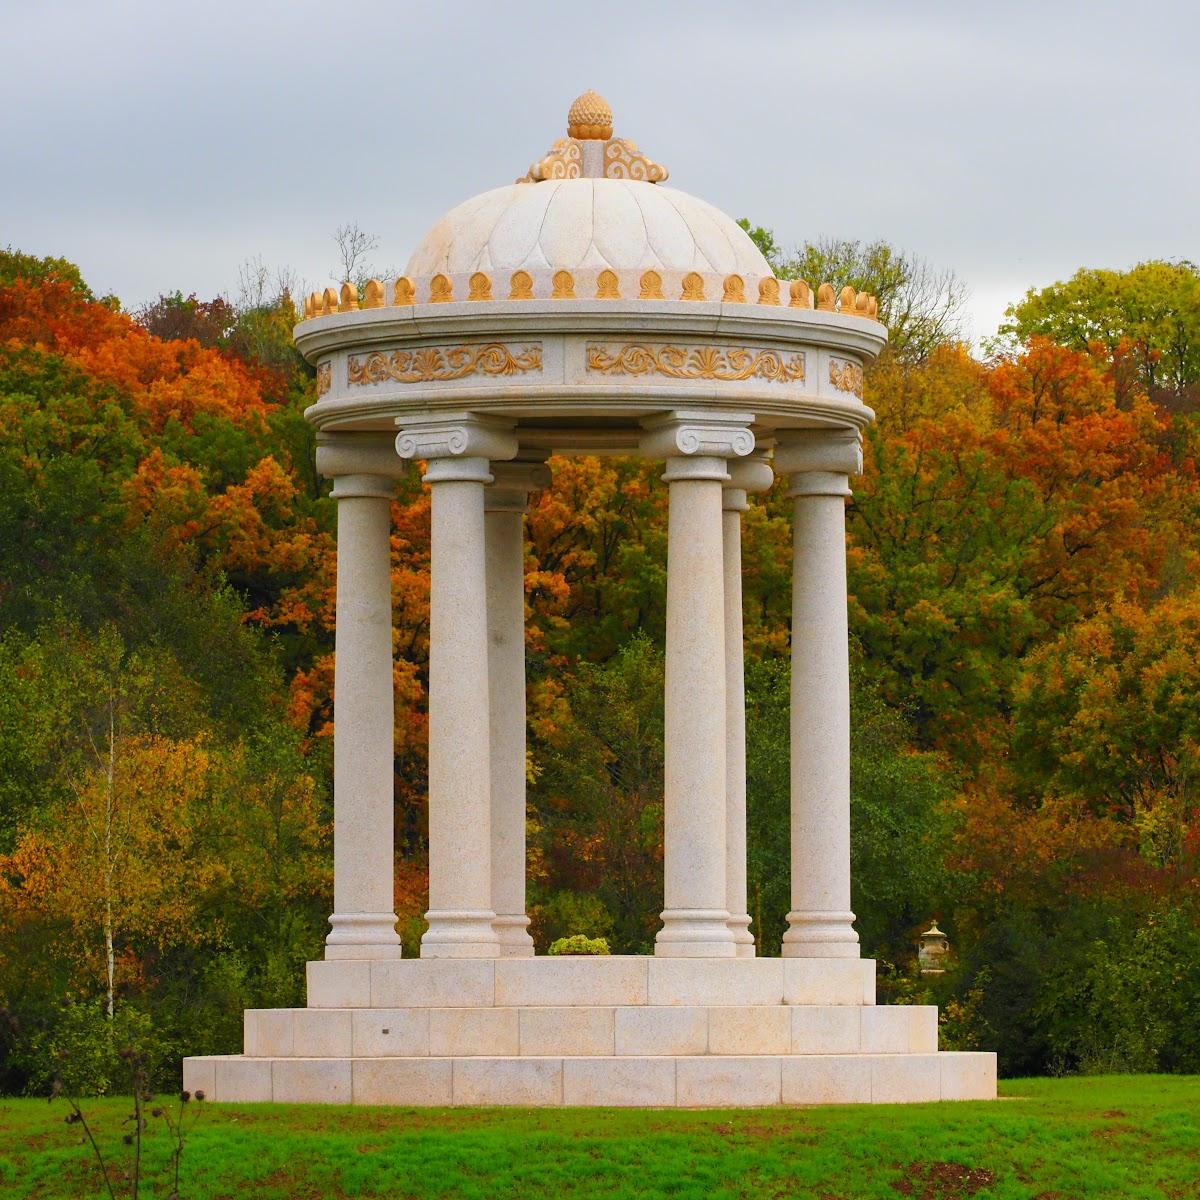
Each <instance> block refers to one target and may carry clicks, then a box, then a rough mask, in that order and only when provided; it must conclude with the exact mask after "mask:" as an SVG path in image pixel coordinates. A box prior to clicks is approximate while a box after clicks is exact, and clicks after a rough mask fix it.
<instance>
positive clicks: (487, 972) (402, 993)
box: [371, 958, 498, 1008]
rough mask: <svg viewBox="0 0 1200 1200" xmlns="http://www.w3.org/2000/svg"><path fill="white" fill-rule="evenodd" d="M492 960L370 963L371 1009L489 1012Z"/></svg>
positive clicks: (492, 998) (492, 993) (493, 999)
mask: <svg viewBox="0 0 1200 1200" xmlns="http://www.w3.org/2000/svg"><path fill="white" fill-rule="evenodd" d="M495 992H496V976H495V960H494V959H487V958H475V959H471V958H401V959H394V960H393V961H391V962H387V961H383V960H379V961H377V962H373V963H371V1007H372V1008H488V1007H490V1006H491V1005H492V1004H493V1003H498V1001H497V1000H496V997H495Z"/></svg>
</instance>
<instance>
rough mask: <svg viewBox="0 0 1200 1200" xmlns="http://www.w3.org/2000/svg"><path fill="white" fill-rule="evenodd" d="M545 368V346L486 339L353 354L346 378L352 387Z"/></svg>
mask: <svg viewBox="0 0 1200 1200" xmlns="http://www.w3.org/2000/svg"><path fill="white" fill-rule="evenodd" d="M541 369H542V347H541V345H540V344H534V345H529V346H520V347H516V346H506V345H504V344H503V343H502V342H485V343H480V344H478V345H464V346H423V347H421V349H419V350H393V351H392V352H391V353H390V354H389V353H386V352H385V351H382V350H377V351H375V352H374V353H372V354H368V355H367V357H366V358H363V359H359V358H355V357H353V356H352V357H351V358H350V361H349V363H348V364H347V367H346V382H347V383H348V384H350V386H351V387H356V386H361V385H364V384H372V383H385V382H387V381H388V380H391V381H393V382H396V383H435V382H443V381H446V380H452V379H465V378H467V377H468V376H470V375H487V376H497V375H524V374H526V373H527V372H530V371H540V370H541Z"/></svg>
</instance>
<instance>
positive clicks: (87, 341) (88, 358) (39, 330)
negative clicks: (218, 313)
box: [0, 279, 273, 433]
mask: <svg viewBox="0 0 1200 1200" xmlns="http://www.w3.org/2000/svg"><path fill="white" fill-rule="evenodd" d="M5 340H8V341H12V342H14V343H20V344H24V345H34V346H38V347H41V348H42V349H45V350H49V351H52V352H53V353H56V354H59V355H61V356H62V357H63V358H65V359H67V360H68V361H69V362H72V363H74V364H75V365H77V366H78V367H80V368H81V369H82V370H84V371H86V372H87V373H88V374H89V375H91V376H93V377H94V378H96V379H101V380H104V381H106V382H108V383H112V384H114V385H115V386H116V387H119V388H120V389H121V390H122V391H124V392H125V393H126V394H128V396H129V397H130V398H131V400H132V401H133V404H134V410H135V412H136V414H137V415H138V417H139V419H140V420H141V422H142V423H143V427H144V428H145V429H146V430H147V431H148V432H150V433H161V432H162V430H163V428H164V427H165V426H166V424H167V423H168V422H169V421H172V420H175V421H178V422H179V424H180V425H182V426H183V428H184V429H186V430H189V431H190V430H192V429H193V428H194V424H195V421H196V418H197V417H199V416H201V415H204V416H209V417H216V418H219V419H222V420H226V421H230V422H232V423H233V424H235V425H252V426H254V427H256V428H263V427H265V418H266V415H267V413H268V412H270V410H271V408H272V407H273V405H272V404H271V403H270V402H268V401H267V400H265V399H264V398H263V395H262V386H261V385H262V380H263V375H262V373H261V372H257V371H255V370H254V369H253V368H251V367H249V366H248V365H247V364H245V363H244V362H242V361H241V360H239V359H237V358H235V357H233V356H231V355H226V354H222V353H221V352H220V351H219V350H214V349H207V348H205V347H203V346H201V345H200V343H199V342H197V341H194V340H188V341H162V340H160V339H159V338H156V337H154V336H152V335H151V334H150V333H148V332H147V331H146V330H145V329H143V328H142V327H141V326H140V325H138V324H137V323H136V322H135V321H134V320H133V319H132V318H131V317H129V316H127V315H126V314H125V313H120V312H114V311H113V310H112V309H110V308H108V307H106V306H105V305H103V304H96V303H93V302H91V301H88V300H84V299H83V298H82V297H81V296H80V295H79V294H78V293H77V292H75V291H73V290H72V289H71V288H70V286H69V285H68V284H66V283H62V282H57V281H51V282H47V283H42V284H31V283H28V282H26V281H25V280H20V279H18V280H16V281H15V282H14V283H13V284H11V285H10V286H8V287H0V341H5Z"/></svg>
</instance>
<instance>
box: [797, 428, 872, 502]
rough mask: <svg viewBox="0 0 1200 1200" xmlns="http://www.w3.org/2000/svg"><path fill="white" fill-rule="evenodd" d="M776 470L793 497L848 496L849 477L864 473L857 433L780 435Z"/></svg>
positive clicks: (822, 431)
mask: <svg viewBox="0 0 1200 1200" xmlns="http://www.w3.org/2000/svg"><path fill="white" fill-rule="evenodd" d="M775 469H776V470H777V471H778V472H779V473H780V474H782V475H787V476H788V477H789V478H788V494H789V495H791V496H848V495H850V483H849V479H848V476H850V475H858V474H860V473H861V472H862V469H863V459H862V444H861V442H860V440H859V435H858V431H857V430H854V429H793V430H789V431H788V432H787V433H781V434H780V435H779V445H778V446H776V448H775Z"/></svg>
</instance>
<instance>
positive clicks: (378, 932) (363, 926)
mask: <svg viewBox="0 0 1200 1200" xmlns="http://www.w3.org/2000/svg"><path fill="white" fill-rule="evenodd" d="M329 924H330V926H331V928H330V931H329V936H328V937H327V938H326V939H325V957H326V958H330V959H332V958H399V957H400V935H399V934H398V933H397V932H396V914H395V913H334V914H333V916H331V917H330V918H329Z"/></svg>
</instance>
